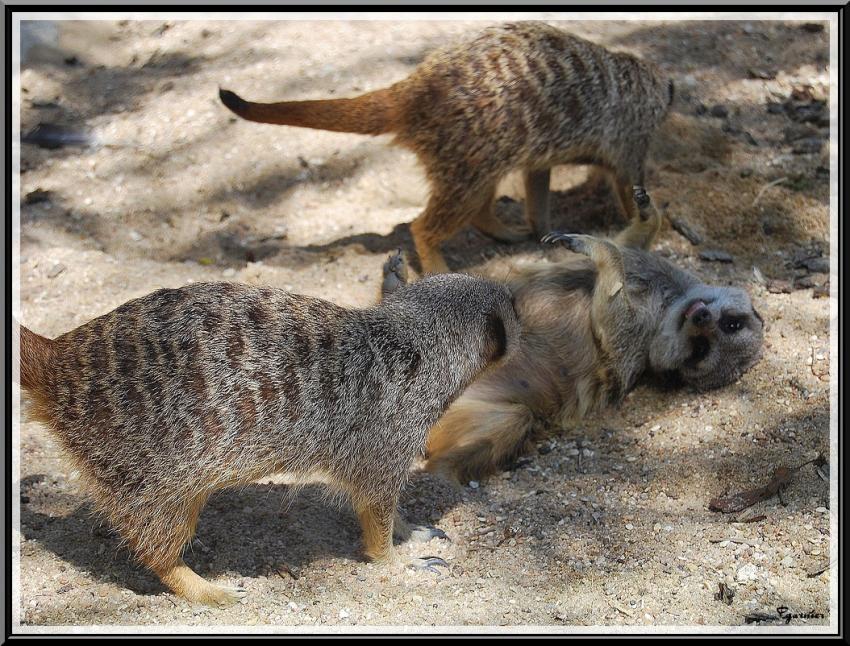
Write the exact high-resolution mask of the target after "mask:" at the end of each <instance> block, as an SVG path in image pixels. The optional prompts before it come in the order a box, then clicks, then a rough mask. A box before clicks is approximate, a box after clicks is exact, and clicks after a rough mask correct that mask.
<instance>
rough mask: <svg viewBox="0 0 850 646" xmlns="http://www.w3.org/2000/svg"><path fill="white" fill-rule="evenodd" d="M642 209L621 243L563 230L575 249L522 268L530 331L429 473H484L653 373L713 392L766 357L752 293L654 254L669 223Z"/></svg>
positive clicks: (463, 411) (479, 393)
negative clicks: (655, 244) (720, 283)
mask: <svg viewBox="0 0 850 646" xmlns="http://www.w3.org/2000/svg"><path fill="white" fill-rule="evenodd" d="M635 205H636V207H637V208H638V210H639V217H638V218H637V219H635V220H634V221H633V222H632V224H631V225H630V226H629V227H627V228H626V229H625V230H623V231H622V232H621V233H620V234H619V235H618V236H617V237H616V238H615V239H614V240H613V241H606V240H600V239H597V238H593V237H590V236H586V235H568V234H560V233H553V234H550V235H548V236H546V237H545V238H544V241H545V242H551V243H561V244H563V245H564V246H566V248H567V249H568V250H569V251H570V252H572V253H568V254H565V255H564V256H563V257H562V258H561V259H560V260H558V261H557V262H537V263H530V264H528V265H527V266H514V267H512V271H511V276H510V279H509V281H508V282H507V284H508V286H509V287H510V289H511V292H512V293H513V295H514V301H515V307H516V310H517V313H518V315H519V317H520V322H521V324H522V336H521V338H520V340H519V342H518V343H517V347H516V350H515V351H514V353H513V354H512V355H511V357H510V358H508V359H507V360H506V361H505V362H504V363H503V364H502V365H501V366H499V367H498V368H497V369H494V370H492V371H490V372H488V373H486V374H484V375H482V376H481V377H480V378H479V379H477V380H476V381H475V382H474V383H473V384H472V385H471V386H470V387H469V388H468V389H467V390H466V391H465V392H464V394H463V395H462V396H461V397H459V398H458V399H457V400H456V401H455V402H454V403H453V404H452V405H451V406H450V407H449V409H448V410H447V411H446V413H445V414H444V415H443V416H442V417H441V418H440V421H439V423H438V424H437V425H435V426H434V428H433V429H431V432H430V433H429V435H428V443H427V449H426V458H427V462H426V469H428V470H429V471H433V472H439V473H442V474H444V475H447V476H449V478H450V479H453V480H457V481H461V482H466V481H467V480H469V479H477V478H481V477H483V476H486V475H489V474H492V473H494V472H496V471H498V470H499V469H502V468H504V467H506V466H508V465H509V464H510V463H511V462H513V461H514V460H515V459H516V458H517V457H519V456H520V455H522V454H523V453H526V452H528V451H529V450H531V448H532V447H533V446H534V442H535V441H536V440H540V439H542V438H544V437H545V436H546V435H547V434H550V433H551V432H552V430H553V429H557V428H566V427H569V426H571V425H574V424H575V423H576V422H577V421H578V420H579V419H581V418H582V417H584V416H585V415H587V414H588V413H590V412H592V411H598V410H601V409H604V408H605V407H608V406H611V405H618V404H619V403H620V402H622V400H623V398H624V397H625V396H626V394H628V392H629V391H631V390H632V389H633V388H634V387H635V385H636V384H637V382H638V380H639V379H640V378H641V377H642V376H643V375H646V374H655V375H658V376H662V377H673V378H675V379H676V380H678V381H679V382H683V383H684V384H687V385H690V386H692V387H694V388H696V389H699V390H706V389H711V388H717V387H720V386H723V385H726V384H729V383H732V382H733V381H735V380H736V379H738V378H739V377H740V376H741V375H742V374H743V373H744V372H745V371H746V370H747V369H749V368H750V367H751V366H753V365H754V364H755V363H756V362H757V361H758V359H759V358H760V357H761V353H762V340H763V327H764V324H763V321H762V318H761V316H759V314H758V312H756V310H755V309H754V308H753V305H752V303H751V301H750V298H749V296H748V295H747V293H746V292H745V291H744V290H742V289H737V288H733V287H715V286H710V285H706V284H705V283H703V282H702V281H700V280H699V279H698V278H697V277H696V276H694V275H693V274H690V273H688V272H685V271H683V270H681V269H679V268H677V267H675V266H674V265H673V264H671V263H670V262H668V261H666V260H664V259H663V258H660V257H658V256H656V255H654V254H652V253H650V252H648V251H646V249H647V248H648V247H649V245H650V244H651V242H652V240H653V239H654V237H655V235H656V234H657V232H658V229H659V227H660V224H661V216H660V214H659V213H658V211H657V210H656V209H655V208H654V207H652V206H651V203H650V199H649V196H648V195H646V193H645V192H644V191H643V189H641V188H636V190H635ZM393 270H394V271H393V276H394V277H393V278H392V279H390V278H385V280H384V285H385V286H388V287H389V288H390V290H391V289H392V287H394V286H395V285H396V283H403V282H404V273H403V272H402V271H400V270H399V268H398V267H394V268H393ZM385 273H386V270H385Z"/></svg>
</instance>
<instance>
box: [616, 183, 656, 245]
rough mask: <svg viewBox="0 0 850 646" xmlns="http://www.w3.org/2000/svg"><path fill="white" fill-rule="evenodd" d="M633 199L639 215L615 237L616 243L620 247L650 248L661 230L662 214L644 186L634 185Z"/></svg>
mask: <svg viewBox="0 0 850 646" xmlns="http://www.w3.org/2000/svg"><path fill="white" fill-rule="evenodd" d="M632 199H633V201H634V204H635V205H636V206H637V217H635V218H633V219H632V221H631V223H629V226H627V227H626V228H625V229H623V230H622V231H621V232H620V233H619V234H618V235H617V237H615V238H614V244H616V245H617V246H618V247H634V248H637V249H649V246H650V245H651V244H652V242H653V241H654V240H655V237H656V236H657V235H658V232H659V231H660V230H661V214H660V213H659V212H658V209H657V208H655V205H654V204H653V203H652V200H650V198H649V195H648V194H647V192H646V189H645V188H644V187H643V186H633V187H632Z"/></svg>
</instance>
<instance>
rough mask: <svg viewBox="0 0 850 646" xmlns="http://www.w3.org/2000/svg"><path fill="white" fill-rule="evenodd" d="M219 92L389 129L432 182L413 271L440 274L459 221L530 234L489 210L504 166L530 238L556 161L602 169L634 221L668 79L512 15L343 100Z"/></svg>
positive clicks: (297, 118) (252, 106)
mask: <svg viewBox="0 0 850 646" xmlns="http://www.w3.org/2000/svg"><path fill="white" fill-rule="evenodd" d="M219 95H220V97H221V100H222V102H223V103H224V104H225V105H226V106H227V107H228V108H229V109H230V110H231V111H233V112H234V113H236V114H237V115H239V116H240V117H242V118H244V119H248V120H250V121H259V122H262V123H274V124H282V125H290V126H300V127H304V128H318V129H321V130H334V131H337V132H357V133H362V134H370V135H378V134H384V133H392V134H393V135H395V139H394V141H395V143H398V144H399V145H402V146H405V147H406V148H409V149H410V150H412V151H413V152H415V153H416V154H417V156H418V157H419V161H420V162H421V163H422V165H423V166H424V167H425V171H426V174H427V176H428V180H429V182H430V184H431V196H430V199H429V201H428V204H427V206H426V207H425V211H424V212H423V213H422V215H420V216H419V217H418V218H417V219H416V220H415V221H414V222H413V224H411V227H410V230H411V233H412V235H413V241H414V243H415V245H416V251H417V253H418V255H419V260H420V262H421V264H422V269H423V271H424V272H426V273H437V272H442V271H447V267H446V264H445V261H444V260H443V257H442V255H441V254H440V249H439V245H440V243H441V242H443V241H445V240H448V239H449V238H451V237H452V236H453V235H454V234H455V233H457V232H458V231H459V230H460V229H461V228H462V227H464V226H466V225H468V224H473V225H474V226H475V227H477V228H478V229H479V230H481V231H482V232H483V233H485V234H487V235H490V236H492V237H494V238H496V239H498V240H502V241H507V242H510V241H516V240H520V239H522V238H524V237H526V236H527V235H528V230H527V229H519V230H514V229H511V228H509V227H507V226H506V225H504V224H502V223H501V222H499V220H498V219H496V218H495V216H494V213H493V198H494V196H495V191H496V187H497V184H498V183H499V180H501V179H502V178H503V177H504V176H505V175H506V174H507V173H508V172H510V171H512V170H514V169H522V170H523V172H524V178H525V188H526V199H525V210H526V220H527V221H528V224H529V225H530V227H531V229H534V230H535V231H536V232H537V233H538V235H542V234H544V233H547V232H548V231H550V230H551V225H550V221H549V169H550V168H551V167H552V166H556V165H558V164H569V163H578V164H593V165H596V166H598V167H600V168H602V169H604V172H605V174H606V175H608V178H609V179H610V180H611V181H612V188H613V189H614V195H615V197H616V198H617V202H618V205H619V206H620V209H621V210H622V211H623V213H624V214H625V215H627V216H628V217H629V218H631V217H634V216H635V215H636V211H635V210H634V208H633V204H632V200H631V193H630V191H631V186H632V185H633V184H641V185H642V184H643V183H644V164H645V159H646V152H647V149H648V148H649V141H650V139H651V138H652V136H653V135H654V133H655V131H656V129H657V127H658V126H659V125H660V123H661V122H662V120H663V119H664V117H665V115H666V113H667V111H668V108H669V105H670V103H671V102H672V100H673V84H672V81H670V80H669V79H667V78H664V77H663V76H662V75H661V73H660V72H659V71H658V70H657V69H656V68H655V67H653V66H652V65H650V64H649V63H646V62H644V61H641V60H639V59H637V58H635V57H634V56H631V55H629V54H624V53H613V52H610V51H608V50H607V49H605V48H604V47H601V46H600V45H596V44H594V43H591V42H589V41H587V40H583V39H581V38H577V37H575V36H571V35H569V34H567V33H565V32H563V31H561V30H560V29H557V28H555V27H551V26H549V25H547V24H545V23H541V22H519V23H513V24H507V25H504V26H499V27H491V28H489V29H486V30H485V31H484V32H483V33H481V34H480V35H479V36H478V37H476V38H474V39H473V40H472V41H470V42H468V43H465V44H462V45H459V46H457V47H453V48H448V49H445V50H442V51H438V52H435V53H433V54H431V55H430V56H428V57H427V58H426V59H425V61H424V62H423V63H422V64H421V65H419V66H418V67H417V68H416V69H415V70H414V71H413V73H412V74H411V75H410V76H408V77H407V78H406V79H404V80H402V81H399V82H398V83H395V84H394V85H391V86H390V87H388V88H385V89H381V90H377V91H374V92H369V93H367V94H364V95H362V96H359V97H355V98H351V99H331V100H320V101H286V102H283V103H271V104H263V103H251V102H248V101H244V100H243V99H241V98H240V97H239V96H237V95H236V94H234V93H233V92H230V91H228V90H220V92H219Z"/></svg>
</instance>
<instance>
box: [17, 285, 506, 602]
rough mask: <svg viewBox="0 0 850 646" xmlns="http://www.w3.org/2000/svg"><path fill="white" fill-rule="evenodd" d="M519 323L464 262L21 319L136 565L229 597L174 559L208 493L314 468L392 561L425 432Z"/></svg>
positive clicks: (39, 379) (83, 464) (50, 395)
mask: <svg viewBox="0 0 850 646" xmlns="http://www.w3.org/2000/svg"><path fill="white" fill-rule="evenodd" d="M518 325H519V324H518V321H517V318H516V313H515V312H514V309H513V305H512V303H511V297H510V293H509V292H508V290H507V288H506V287H504V286H500V285H496V284H494V283H492V282H489V281H486V280H483V279H477V278H472V277H470V276H462V275H459V274H456V275H440V276H434V277H431V278H430V279H429V280H426V281H422V282H419V283H415V284H413V285H410V286H405V287H401V288H399V289H397V290H395V291H394V293H393V294H392V295H390V296H388V297H387V298H386V299H385V300H384V301H383V302H382V303H381V304H380V305H378V306H375V307H371V308H367V309H363V310H349V309H344V308H342V307H337V306H335V305H333V304H331V303H328V302H326V301H323V300H319V299H315V298H308V297H305V296H298V295H295V294H290V293H288V292H285V291H283V290H279V289H273V288H269V287H253V286H248V285H239V284H235V283H203V284H195V285H190V286H186V287H182V288H179V289H162V290H159V291H156V292H154V293H152V294H149V295H147V296H144V297H142V298H139V299H136V300H133V301H130V302H128V303H126V304H124V305H122V306H121V307H119V308H117V309H116V310H114V311H112V312H110V313H109V314H106V315H104V316H101V317H99V318H96V319H94V320H93V321H91V322H89V323H87V324H85V325H82V326H80V327H78V328H77V329H75V330H72V331H71V332H68V333H67V334H63V335H62V336H60V337H58V338H56V339H53V340H49V339H47V338H44V337H42V336H39V335H37V334H35V333H33V332H31V331H30V330H28V329H26V328H23V327H21V328H20V341H21V344H20V358H21V370H20V383H21V386H22V387H23V389H25V390H26V391H27V392H28V393H29V394H30V395H31V396H32V400H33V402H32V403H33V409H34V410H33V412H34V415H35V417H36V418H37V419H39V420H41V421H43V422H44V423H45V424H46V425H47V426H48V428H49V429H50V430H51V431H52V432H53V433H54V435H55V436H56V437H57V438H58V439H59V440H60V442H61V444H62V446H63V448H64V449H65V450H66V452H67V453H68V455H69V456H70V457H71V459H72V461H73V463H74V465H75V466H76V468H77V469H78V470H79V471H80V473H81V475H82V477H83V480H84V481H85V482H86V484H87V485H89V489H90V490H91V493H92V495H93V498H94V502H95V505H96V507H97V509H98V510H99V511H101V512H102V513H103V514H104V515H105V516H106V518H107V519H108V520H109V521H110V523H111V524H112V526H113V527H115V529H116V530H117V531H118V533H119V534H120V535H121V537H122V538H123V539H124V541H126V543H127V544H128V545H129V547H130V548H131V549H132V550H133V552H134V553H135V554H136V556H137V557H138V558H139V560H140V561H141V562H142V563H143V564H145V565H146V566H147V567H149V568H150V569H151V570H153V571H154V572H155V573H156V574H157V575H158V576H159V577H160V579H161V580H162V581H163V583H165V584H166V585H167V586H168V587H169V588H171V589H172V590H173V591H174V592H176V593H177V594H179V595H181V596H183V597H185V598H186V599H189V600H191V601H197V602H204V603H210V604H215V603H219V604H226V603H229V602H232V601H233V600H235V599H237V598H238V597H239V596H241V595H242V594H244V591H243V590H241V589H238V588H236V589H233V588H222V587H218V586H216V585H213V584H212V583H210V582H208V581H206V580H204V579H203V578H201V577H200V576H198V575H197V574H196V573H195V572H194V571H192V570H191V569H190V568H189V567H188V566H187V565H186V564H185V563H184V562H183V560H182V557H181V555H182V551H183V548H184V546H185V544H186V543H187V541H189V540H190V539H191V537H192V536H193V534H194V532H195V526H196V523H197V521H198V516H199V514H200V512H201V508H202V507H203V506H204V504H205V502H206V500H207V498H208V497H209V496H210V494H212V493H213V492H215V491H216V490H219V489H222V488H225V487H233V486H237V485H240V484H246V483H249V482H252V481H254V480H256V479H257V478H261V477H264V476H267V475H270V474H275V473H280V474H286V475H288V476H291V477H292V478H293V479H294V480H295V481H302V482H303V481H312V480H320V481H322V482H325V483H326V484H328V485H330V486H331V487H332V488H333V489H334V490H337V491H340V492H344V493H347V494H349V495H350V497H351V501H352V503H353V506H354V509H355V511H356V512H357V515H358V518H359V520H360V524H361V527H362V530H363V541H364V547H365V553H366V555H367V556H368V557H369V558H371V559H373V560H375V561H380V562H383V563H389V564H393V563H399V562H400V560H399V557H398V556H397V553H396V552H395V550H394V547H393V542H392V535H393V530H394V529H395V530H396V531H397V532H398V533H404V532H405V531H407V529H408V528H405V527H401V526H400V520H398V521H396V522H394V515H395V512H396V507H397V500H398V497H399V492H400V489H401V487H402V485H403V484H404V482H405V481H406V478H407V475H408V471H409V468H410V466H411V464H412V462H413V461H414V459H415V457H416V455H417V454H421V453H422V451H423V449H424V446H425V437H426V434H427V432H428V429H429V428H430V427H431V426H433V425H434V424H435V423H436V421H437V419H438V418H439V416H440V415H441V414H442V413H443V411H444V410H445V409H446V408H447V407H448V406H449V404H450V403H451V402H452V401H453V400H454V399H455V398H456V397H457V396H458V395H459V394H460V393H461V391H462V390H463V389H464V388H465V387H466V385H467V384H468V383H469V382H470V381H471V380H472V379H473V378H474V377H475V376H476V375H478V373H479V372H481V371H482V370H483V369H484V368H485V367H486V366H487V365H489V364H490V363H492V362H495V361H498V360H499V359H500V358H501V357H502V356H503V355H504V354H505V353H506V352H507V351H508V349H509V348H510V347H511V346H512V345H513V344H514V343H515V341H516V339H517V338H518V334H519V327H518ZM436 531H437V532H438V533H439V530H436ZM428 535H429V536H431V535H433V534H428ZM414 564H415V565H417V566H418V567H423V568H426V569H430V568H431V567H432V566H433V565H445V562H443V561H442V560H440V559H433V558H432V559H422V560H419V561H417V562H414Z"/></svg>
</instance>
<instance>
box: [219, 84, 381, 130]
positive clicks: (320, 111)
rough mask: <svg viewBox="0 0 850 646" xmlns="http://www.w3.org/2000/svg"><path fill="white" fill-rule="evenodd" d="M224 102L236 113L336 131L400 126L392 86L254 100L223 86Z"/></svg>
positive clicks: (220, 93) (274, 122)
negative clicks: (343, 95) (348, 94)
mask: <svg viewBox="0 0 850 646" xmlns="http://www.w3.org/2000/svg"><path fill="white" fill-rule="evenodd" d="M218 96H219V98H220V99H221V102H222V103H224V105H225V106H227V108H228V109H229V110H230V111H231V112H233V113H234V114H236V115H238V116H240V117H242V118H243V119H247V120H248V121H258V122H260V123H272V124H277V125H283V126H299V127H301V128H315V129H317V130H333V131H334V132H354V133H359V134H364V135H380V134H384V133H387V132H393V131H395V129H396V126H397V124H396V112H397V111H396V105H395V99H394V96H393V93H392V92H391V91H390V89H389V88H385V89H382V90H375V91H374V92H367V93H366V94H363V95H361V96H358V97H354V98H351V99H327V100H317V101H283V102H280V103H253V102H251V101H245V100H244V99H243V98H241V97H240V96H238V95H237V94H235V93H234V92H231V91H230V90H222V89H219V91H218Z"/></svg>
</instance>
